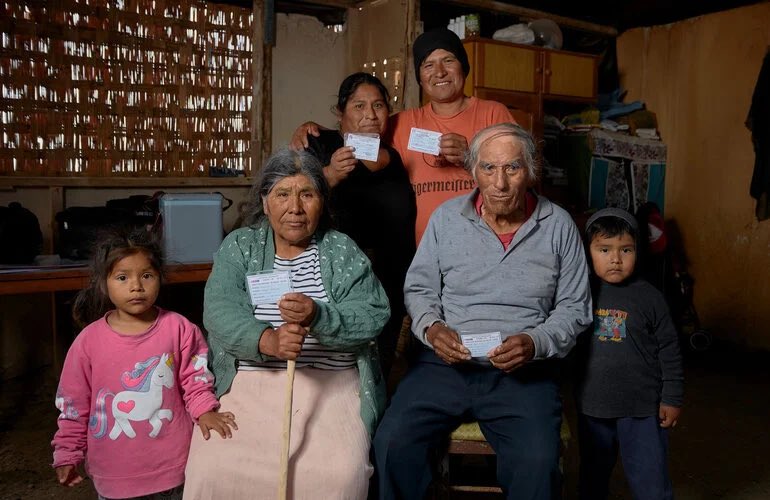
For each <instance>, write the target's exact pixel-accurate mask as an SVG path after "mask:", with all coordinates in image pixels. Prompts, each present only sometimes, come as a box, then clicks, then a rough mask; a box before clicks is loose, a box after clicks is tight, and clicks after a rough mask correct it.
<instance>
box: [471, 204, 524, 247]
mask: <svg viewBox="0 0 770 500" xmlns="http://www.w3.org/2000/svg"><path fill="white" fill-rule="evenodd" d="M483 202H484V200H483V199H482V197H481V193H478V194H477V195H476V201H475V202H474V203H473V205H474V207H475V208H476V213H477V214H478V216H479V217H481V204H482V203H483ZM535 206H537V198H536V197H535V195H534V194H532V193H530V192H529V191H527V194H526V196H525V197H524V214H525V217H524V221H525V222H526V220H527V219H529V218H530V216H531V215H532V214H533V213H534V211H535ZM516 231H518V229H517V230H516ZM516 231H514V232H512V233H503V234H497V233H495V234H497V239H499V240H500V243H502V244H503V248H504V249H505V250H508V245H510V244H511V242H512V241H513V237H514V236H516Z"/></svg>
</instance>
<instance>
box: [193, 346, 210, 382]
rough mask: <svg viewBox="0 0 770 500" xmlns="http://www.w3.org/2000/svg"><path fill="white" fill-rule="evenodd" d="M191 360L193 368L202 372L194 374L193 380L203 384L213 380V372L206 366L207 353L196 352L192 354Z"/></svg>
mask: <svg viewBox="0 0 770 500" xmlns="http://www.w3.org/2000/svg"><path fill="white" fill-rule="evenodd" d="M192 362H193V368H194V369H195V371H196V372H197V371H201V372H202V373H201V374H200V375H195V376H194V377H193V380H194V381H196V382H203V383H204V384H205V383H208V382H213V381H214V374H213V373H211V372H210V371H209V367H208V353H206V352H199V353H198V354H196V355H194V356H193V358H192Z"/></svg>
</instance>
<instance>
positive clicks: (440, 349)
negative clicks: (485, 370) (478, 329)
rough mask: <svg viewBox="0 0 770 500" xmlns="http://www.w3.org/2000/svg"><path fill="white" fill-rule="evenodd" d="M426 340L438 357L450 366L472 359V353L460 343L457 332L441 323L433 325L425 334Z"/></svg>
mask: <svg viewBox="0 0 770 500" xmlns="http://www.w3.org/2000/svg"><path fill="white" fill-rule="evenodd" d="M425 338H426V339H427V340H428V342H430V344H431V345H432V346H433V350H434V351H435V352H436V355H437V356H438V357H439V358H441V359H443V360H444V361H445V362H446V363H448V364H450V365H453V364H456V363H462V362H464V361H468V360H470V359H471V351H469V350H468V348H467V347H465V346H464V345H463V344H462V342H460V337H459V336H458V335H457V332H455V331H454V330H452V329H451V328H449V327H447V326H444V325H442V324H441V323H433V325H431V327H430V328H428V331H427V332H425Z"/></svg>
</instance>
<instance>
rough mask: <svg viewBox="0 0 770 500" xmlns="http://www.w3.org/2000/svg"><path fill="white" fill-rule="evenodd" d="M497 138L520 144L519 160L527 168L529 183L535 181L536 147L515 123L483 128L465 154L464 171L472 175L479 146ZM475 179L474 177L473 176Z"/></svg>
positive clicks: (530, 135)
mask: <svg viewBox="0 0 770 500" xmlns="http://www.w3.org/2000/svg"><path fill="white" fill-rule="evenodd" d="M498 137H513V138H514V139H516V140H518V141H519V144H521V158H522V160H523V161H524V164H525V165H526V166H527V174H528V177H529V180H530V181H536V180H537V175H538V171H539V170H540V165H538V164H537V146H536V145H535V139H534V138H533V137H532V134H530V133H529V132H528V131H527V130H526V129H524V128H522V127H520V126H519V125H516V124H515V123H498V124H495V125H491V126H489V127H486V128H483V129H481V130H479V131H478V132H476V135H475V136H473V140H471V144H470V146H469V147H468V151H467V152H466V153H465V170H467V171H468V172H469V173H470V174H471V175H473V170H474V169H475V168H476V165H477V164H478V163H479V151H480V150H481V146H483V145H484V144H486V143H487V142H488V141H490V140H492V139H497V138H498ZM474 179H475V175H474Z"/></svg>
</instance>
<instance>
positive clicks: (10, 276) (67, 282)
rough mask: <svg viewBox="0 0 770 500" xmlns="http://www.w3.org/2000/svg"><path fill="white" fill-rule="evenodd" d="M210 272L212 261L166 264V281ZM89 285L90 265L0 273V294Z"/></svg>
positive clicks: (181, 280) (194, 280) (187, 280)
mask: <svg viewBox="0 0 770 500" xmlns="http://www.w3.org/2000/svg"><path fill="white" fill-rule="evenodd" d="M210 272H211V263H205V264H176V265H168V266H166V276H165V278H166V279H165V281H164V283H200V282H204V281H206V279H208V277H209V273H210ZM87 285H88V267H87V266H82V267H64V268H61V269H56V268H52V267H45V268H41V269H39V270H38V269H35V270H30V269H27V268H25V269H24V270H20V271H13V272H2V273H0V295H16V294H24V293H40V292H63V291H67V290H80V289H82V288H85V287H86V286H87Z"/></svg>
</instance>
